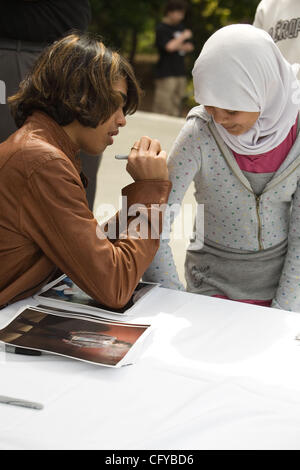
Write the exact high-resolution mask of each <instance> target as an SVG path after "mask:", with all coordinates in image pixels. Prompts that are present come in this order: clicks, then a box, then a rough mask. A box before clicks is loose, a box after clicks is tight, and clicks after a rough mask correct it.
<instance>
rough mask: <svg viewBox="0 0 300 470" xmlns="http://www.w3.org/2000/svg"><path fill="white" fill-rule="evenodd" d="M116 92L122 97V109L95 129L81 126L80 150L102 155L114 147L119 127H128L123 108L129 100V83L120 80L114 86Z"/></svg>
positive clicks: (79, 136)
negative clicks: (111, 146) (108, 147)
mask: <svg viewBox="0 0 300 470" xmlns="http://www.w3.org/2000/svg"><path fill="white" fill-rule="evenodd" d="M113 88H114V90H115V91H117V92H119V93H120V94H121V96H122V103H121V105H120V107H119V108H118V109H117V110H116V111H115V112H114V114H112V115H111V116H110V118H109V119H108V120H107V121H105V122H104V123H102V124H98V126H97V127H96V128H95V129H93V128H91V127H84V126H80V131H79V135H78V143H79V146H80V148H81V149H82V150H83V151H84V152H86V153H87V154H89V155H99V154H101V153H102V152H103V151H104V150H105V149H106V147H107V146H108V145H112V144H113V141H114V139H113V138H114V136H116V135H117V134H118V133H119V127H124V126H125V125H126V119H125V116H124V111H123V108H124V106H125V103H126V98H127V83H126V80H125V79H123V78H122V79H120V80H119V81H118V82H116V83H115V85H114V87H113Z"/></svg>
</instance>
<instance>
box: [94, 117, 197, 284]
mask: <svg viewBox="0 0 300 470" xmlns="http://www.w3.org/2000/svg"><path fill="white" fill-rule="evenodd" d="M183 123H184V119H183V118H175V117H169V116H162V115H158V114H153V113H147V112H141V111H139V112H137V113H135V114H134V115H133V116H129V117H128V118H127V125H126V126H125V127H124V128H122V129H120V134H119V135H118V136H117V137H116V138H115V142H114V144H113V145H112V146H110V147H108V148H107V150H106V151H105V153H104V155H103V158H102V162H101V166H100V169H99V172H98V187H97V194H96V199H95V205H94V213H95V216H96V218H97V219H98V220H101V215H100V210H101V206H100V205H101V204H104V203H105V204H111V205H113V206H114V208H115V210H118V209H119V198H120V194H121V193H120V189H121V188H122V187H123V186H126V185H127V184H129V183H131V182H132V179H131V177H130V176H129V175H128V173H127V172H126V170H125V167H126V162H125V161H117V160H115V158H114V156H115V155H116V154H128V152H129V150H130V148H131V146H132V145H133V143H134V141H135V140H137V139H138V138H140V137H141V136H143V135H148V136H149V137H152V138H156V139H158V140H159V141H160V142H161V145H162V148H163V149H164V150H166V151H167V152H169V151H170V149H171V146H172V143H173V141H174V140H175V138H176V136H177V134H178V133H179V130H180V129H181V127H182V125H183ZM183 202H184V203H189V204H193V202H194V201H193V187H191V188H190V189H189V191H188V192H187V194H186V196H185V199H184V201H183ZM102 207H103V206H102ZM187 243H188V239H187V238H186V239H181V240H172V242H171V246H172V248H173V252H174V257H175V262H176V265H177V268H178V272H179V276H180V278H181V280H182V281H183V280H184V275H183V263H184V258H185V249H186V246H187Z"/></svg>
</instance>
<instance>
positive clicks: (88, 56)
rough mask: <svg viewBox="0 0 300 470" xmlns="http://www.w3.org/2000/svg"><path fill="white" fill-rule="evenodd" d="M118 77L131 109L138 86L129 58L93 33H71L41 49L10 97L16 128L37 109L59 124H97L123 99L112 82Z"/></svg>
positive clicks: (126, 109)
mask: <svg viewBox="0 0 300 470" xmlns="http://www.w3.org/2000/svg"><path fill="white" fill-rule="evenodd" d="M122 78H124V79H125V80H126V82H127V86H128V91H127V101H126V104H125V107H124V112H125V114H133V113H134V112H135V111H136V110H137V108H138V105H139V101H140V96H141V90H140V87H139V84H138V82H137V80H136V78H135V75H134V72H133V69H132V67H131V65H130V64H129V62H128V61H127V60H126V59H125V58H123V57H122V56H121V55H120V54H119V53H118V52H115V51H113V50H111V49H109V48H108V47H106V46H105V45H104V44H103V42H102V41H100V40H99V39H97V38H95V37H94V36H91V35H90V34H81V33H73V34H69V35H68V36H65V37H63V38H62V39H60V40H58V41H56V42H55V43H53V44H52V45H51V46H49V47H48V48H46V49H45V50H44V51H43V52H42V54H41V56H40V57H39V58H38V60H37V62H36V63H35V65H34V67H33V69H32V71H31V72H30V73H29V74H28V75H27V77H26V78H25V80H23V81H22V82H21V84H20V87H19V90H18V92H17V93H16V94H15V95H13V96H11V97H10V98H9V99H8V102H9V104H10V108H11V113H12V115H13V117H14V119H15V122H16V124H17V126H18V127H21V126H22V125H23V124H24V122H25V120H26V118H27V117H28V116H29V115H31V114H32V113H33V112H34V111H35V110H40V111H43V112H45V113H47V114H48V115H49V116H50V117H52V118H53V119H54V120H55V121H56V122H57V123H58V124H59V125H61V126H66V125H68V124H70V123H71V122H73V121H74V120H75V119H77V120H78V121H79V122H80V124H82V125H83V126H88V127H93V128H95V127H97V125H98V124H99V123H103V122H105V121H106V120H107V119H108V118H109V117H110V116H111V115H112V114H113V113H114V112H115V111H116V110H117V108H118V107H119V106H120V103H121V100H122V98H121V96H120V94H119V93H117V92H116V91H114V89H113V86H114V84H115V83H116V82H117V81H118V80H120V79H122Z"/></svg>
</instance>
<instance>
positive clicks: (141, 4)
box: [90, 0, 300, 111]
mask: <svg viewBox="0 0 300 470" xmlns="http://www.w3.org/2000/svg"><path fill="white" fill-rule="evenodd" d="M299 1H300V0H299ZM166 2H167V0H90V3H91V7H92V22H91V25H90V30H91V31H93V32H95V33H98V34H99V35H100V36H101V37H102V39H103V41H104V42H105V44H106V45H108V46H111V47H113V48H115V49H117V50H119V51H120V52H121V53H122V54H123V55H125V56H127V57H128V58H129V60H130V61H131V62H132V63H133V64H134V67H135V72H136V74H137V77H138V79H139V81H140V82H141V85H142V87H143V89H144V91H145V95H144V99H143V102H142V106H141V108H142V109H144V110H146V111H148V110H150V109H151V100H152V97H153V88H154V68H155V65H154V64H155V61H156V55H155V54H156V53H157V51H156V48H155V44H154V42H155V26H156V24H157V23H158V22H159V21H160V20H161V18H162V16H163V9H164V6H165V4H166ZM186 3H187V5H188V9H187V14H186V18H185V21H184V22H185V25H186V27H187V28H190V29H191V30H192V31H193V41H194V45H195V50H194V52H193V53H191V54H188V55H187V56H186V70H187V75H188V86H187V96H186V100H185V108H186V109H188V108H190V107H191V106H194V104H195V102H194V99H193V84H192V80H191V73H190V72H191V70H192V67H193V63H194V62H195V60H196V58H197V57H198V55H199V53H200V51H201V49H202V46H203V44H204V42H205V41H206V40H207V39H208V38H209V36H210V35H211V34H212V33H213V32H214V31H216V30H217V29H219V28H221V27H222V26H226V25H228V24H231V23H253V20H254V15H255V11H256V8H257V5H258V3H259V0H186Z"/></svg>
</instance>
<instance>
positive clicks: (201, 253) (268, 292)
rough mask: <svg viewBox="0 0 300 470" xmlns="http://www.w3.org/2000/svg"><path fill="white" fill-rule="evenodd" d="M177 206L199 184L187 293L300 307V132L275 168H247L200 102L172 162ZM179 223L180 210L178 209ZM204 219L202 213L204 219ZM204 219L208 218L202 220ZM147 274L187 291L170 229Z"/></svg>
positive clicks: (172, 201)
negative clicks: (271, 170) (255, 171)
mask: <svg viewBox="0 0 300 470" xmlns="http://www.w3.org/2000/svg"><path fill="white" fill-rule="evenodd" d="M168 167H169V174H170V179H171V182H172V185H173V187H172V191H171V193H170V197H169V201H168V203H169V205H170V206H172V205H174V204H181V203H182V200H183V197H184V195H185V192H186V190H187V189H188V187H189V185H190V184H191V183H192V181H193V182H194V185H195V199H196V202H197V205H198V213H199V214H200V212H201V211H202V210H203V208H204V226H201V227H199V224H198V225H197V224H195V226H194V228H195V230H194V234H193V236H192V238H191V240H190V244H189V246H188V249H187V257H186V264H185V274H186V280H187V290H188V291H190V292H197V293H200V294H204V295H224V296H227V297H229V298H230V299H237V300H241V299H243V300H245V299H248V300H272V306H273V307H277V308H281V309H284V310H290V311H296V312H300V135H299V129H298V133H297V138H296V141H295V143H294V145H293V147H292V148H291V150H290V152H289V154H288V155H287V157H286V158H285V160H284V161H283V163H282V164H281V166H280V168H279V169H278V170H277V171H276V172H275V173H266V174H253V173H246V172H243V171H242V170H241V169H240V167H239V166H238V164H237V162H236V160H235V158H234V156H233V154H232V152H231V150H230V149H229V148H228V147H227V145H226V144H225V143H224V142H223V140H222V139H221V137H220V135H219V133H218V131H217V129H216V127H215V125H214V123H213V121H212V119H211V117H210V115H209V114H208V113H207V112H206V111H205V109H204V107H203V106H196V107H195V108H193V109H192V110H191V112H190V113H189V115H188V116H187V120H186V123H185V125H184V126H183V128H182V130H181V132H180V134H179V135H178V137H177V139H176V141H175V143H174V145H173V148H172V150H171V152H170V156H169V159H168ZM170 218H171V223H172V221H173V212H171V213H170ZM196 218H197V217H196ZM199 220H201V217H199ZM169 226H170V220H168V217H165V229H164V231H163V234H162V240H161V245H160V248H159V251H158V252H157V254H156V256H155V259H154V261H153V262H152V264H151V266H150V267H149V269H148V270H147V271H146V273H145V277H144V278H145V279H147V280H151V281H156V282H159V283H161V284H162V285H163V286H164V287H168V288H173V289H184V287H183V285H182V284H181V283H180V281H179V278H178V274H177V270H176V267H175V263H174V259H173V255H172V251H171V249H170V245H169V235H168V232H169V230H168V227H169Z"/></svg>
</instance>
